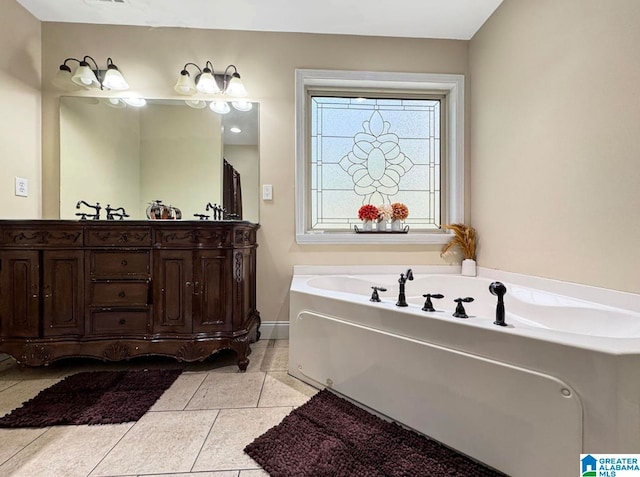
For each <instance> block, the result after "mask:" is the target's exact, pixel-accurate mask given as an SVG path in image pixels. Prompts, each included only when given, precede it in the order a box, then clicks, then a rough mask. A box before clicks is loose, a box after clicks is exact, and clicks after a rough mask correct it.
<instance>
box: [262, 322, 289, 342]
mask: <svg viewBox="0 0 640 477" xmlns="http://www.w3.org/2000/svg"><path fill="white" fill-rule="evenodd" d="M260 339H261V340H288V339H289V322H288V321H263V322H262V324H261V325H260Z"/></svg>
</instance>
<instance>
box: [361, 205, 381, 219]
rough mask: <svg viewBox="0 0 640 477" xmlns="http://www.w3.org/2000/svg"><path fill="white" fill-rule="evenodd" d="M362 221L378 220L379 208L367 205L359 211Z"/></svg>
mask: <svg viewBox="0 0 640 477" xmlns="http://www.w3.org/2000/svg"><path fill="white" fill-rule="evenodd" d="M358 218H359V219H360V220H378V208H377V207H376V206H375V205H371V204H366V205H363V206H362V207H360V209H359V210H358Z"/></svg>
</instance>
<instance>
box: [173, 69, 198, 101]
mask: <svg viewBox="0 0 640 477" xmlns="http://www.w3.org/2000/svg"><path fill="white" fill-rule="evenodd" d="M173 89H174V91H175V92H176V93H179V94H186V95H190V94H195V92H196V83H195V81H193V78H192V77H191V75H190V74H189V73H188V72H187V71H185V70H183V71H182V72H181V73H180V76H179V77H178V81H176V85H175V86H174V87H173Z"/></svg>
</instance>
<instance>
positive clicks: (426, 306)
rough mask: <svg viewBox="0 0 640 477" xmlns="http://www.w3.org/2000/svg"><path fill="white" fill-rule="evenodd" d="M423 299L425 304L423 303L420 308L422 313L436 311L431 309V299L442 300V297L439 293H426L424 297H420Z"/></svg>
mask: <svg viewBox="0 0 640 477" xmlns="http://www.w3.org/2000/svg"><path fill="white" fill-rule="evenodd" d="M422 296H423V297H424V298H426V300H425V302H424V306H423V307H422V311H436V310H435V308H434V307H433V303H431V299H432V298H437V299H440V298H444V295H443V294H441V293H426V294H424V295H422Z"/></svg>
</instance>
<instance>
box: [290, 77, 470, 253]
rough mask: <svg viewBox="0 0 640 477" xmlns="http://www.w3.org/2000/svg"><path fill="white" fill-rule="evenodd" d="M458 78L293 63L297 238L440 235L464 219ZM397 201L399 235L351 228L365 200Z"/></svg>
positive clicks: (420, 238)
mask: <svg viewBox="0 0 640 477" xmlns="http://www.w3.org/2000/svg"><path fill="white" fill-rule="evenodd" d="M462 98H463V77H462V76H460V75H424V74H402V73H371V72H347V71H319V70H297V71H296V156H297V157H296V239H297V241H298V243H381V242H391V243H398V242H400V243H443V242H444V241H446V240H447V239H448V237H446V236H444V234H442V233H441V232H440V230H439V225H440V224H441V223H450V222H459V221H462V220H463V217H464V213H463V203H464V197H463V193H464V190H463V189H464V187H463V184H464V182H463V167H462V166H463V150H464V149H463V143H462V137H463V127H462V124H463V123H462V120H463V101H462ZM392 202H403V203H405V204H406V205H407V206H408V207H409V211H410V216H409V218H408V219H407V220H406V224H408V225H409V226H410V229H411V230H410V232H409V234H407V235H395V234H382V233H381V234H370V235H356V234H354V233H353V226H354V225H356V224H359V220H358V218H357V211H358V209H359V207H360V206H361V205H363V204H369V203H370V204H373V205H380V204H382V203H387V204H388V203H392Z"/></svg>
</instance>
